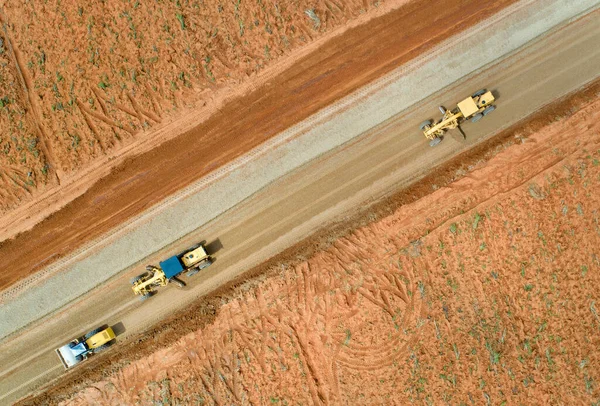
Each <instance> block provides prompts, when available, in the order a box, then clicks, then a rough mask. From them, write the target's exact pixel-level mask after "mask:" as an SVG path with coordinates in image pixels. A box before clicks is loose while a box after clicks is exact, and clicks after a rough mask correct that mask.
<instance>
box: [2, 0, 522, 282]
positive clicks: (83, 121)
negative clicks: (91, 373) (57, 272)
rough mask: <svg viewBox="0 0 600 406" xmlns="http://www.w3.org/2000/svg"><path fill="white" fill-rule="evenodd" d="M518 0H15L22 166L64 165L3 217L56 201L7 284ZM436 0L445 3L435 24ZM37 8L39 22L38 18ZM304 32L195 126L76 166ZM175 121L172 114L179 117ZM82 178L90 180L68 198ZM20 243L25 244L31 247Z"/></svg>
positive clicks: (11, 25)
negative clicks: (28, 131)
mask: <svg viewBox="0 0 600 406" xmlns="http://www.w3.org/2000/svg"><path fill="white" fill-rule="evenodd" d="M513 1H514V0H503V1H497V2H493V3H491V2H476V1H473V0H469V1H466V2H465V1H458V0H447V1H445V2H444V6H443V7H442V6H440V5H439V2H436V1H434V0H419V1H412V2H409V3H407V4H405V5H404V6H402V7H398V8H397V9H393V10H389V12H387V13H383V14H382V13H380V12H379V9H380V7H384V5H381V4H379V2H375V3H372V2H366V1H350V2H344V3H340V2H337V1H324V2H317V3H316V6H315V4H313V3H310V4H309V2H305V1H300V2H292V3H286V4H287V5H285V6H284V5H283V4H279V3H276V2H275V3H272V2H262V1H260V0H259V1H258V2H257V3H256V4H254V3H242V2H229V3H223V4H222V5H221V6H219V3H205V4H206V5H204V6H198V7H200V8H195V6H194V5H195V4H198V3H195V2H187V1H180V2H175V3H173V2H168V3H166V2H165V3H156V2H154V3H152V5H151V6H150V5H149V4H150V3H148V4H146V3H145V2H123V3H117V2H100V1H92V2H88V3H86V4H85V5H84V6H82V7H67V6H66V5H65V4H62V3H61V5H59V2H58V0H54V1H49V2H48V4H46V5H43V6H42V5H39V4H38V3H35V4H34V3H33V2H28V3H26V4H25V5H23V4H20V3H14V2H10V4H9V2H6V4H5V5H4V6H3V7H4V8H3V10H4V11H2V14H0V18H1V19H2V20H3V22H4V25H5V27H6V32H8V35H6V34H5V33H4V34H1V35H5V37H6V38H8V39H9V40H10V41H8V40H6V41H5V42H6V43H9V42H10V43H11V44H13V45H14V48H15V51H16V55H17V56H18V55H21V56H20V57H17V58H16V60H17V61H20V62H19V64H17V65H15V64H14V63H13V65H12V68H13V69H15V66H17V67H20V69H21V71H22V72H23V74H24V77H25V80H24V81H23V83H25V87H24V88H22V89H21V90H20V92H21V93H20V94H26V95H29V97H28V98H27V97H22V98H21V99H20V100H21V103H24V104H27V103H30V105H31V108H26V107H23V106H22V107H20V108H21V109H22V110H23V111H27V113H25V114H26V115H27V118H28V121H26V120H24V123H29V122H30V123H31V124H30V127H31V128H34V129H37V131H38V132H37V133H34V135H33V136H34V137H37V138H36V139H37V140H38V141H39V148H38V149H39V150H40V152H39V158H38V160H37V161H35V162H34V161H29V160H28V161H27V162H28V163H27V165H30V162H33V163H32V164H31V165H33V166H26V167H20V166H18V167H15V168H16V169H17V170H18V171H21V173H24V174H27V173H28V171H30V172H31V171H32V172H33V173H34V174H36V175H35V177H36V179H38V180H43V182H45V183H47V187H46V189H48V190H50V189H52V188H54V186H56V182H58V180H60V179H62V182H63V184H62V185H61V187H56V188H54V189H52V190H54V192H53V194H52V195H51V196H50V197H51V198H48V199H44V200H40V201H36V204H35V205H32V206H31V207H27V209H26V210H24V211H23V212H22V213H21V212H20V213H19V215H18V216H16V215H13V213H12V212H11V213H10V214H7V215H5V216H3V217H2V218H0V225H1V226H0V229H3V230H4V231H5V232H10V231H11V230H13V229H16V228H17V227H23V225H24V224H26V225H27V227H31V226H33V224H35V223H36V219H37V217H36V216H37V215H38V214H39V213H40V212H45V211H48V212H49V213H52V212H54V214H53V215H52V216H51V217H49V218H47V219H46V220H45V221H43V222H42V223H40V224H38V225H37V226H36V227H34V228H33V229H31V230H30V231H27V232H24V233H22V234H20V235H18V236H17V237H16V238H14V239H12V240H5V241H4V242H2V243H1V244H0V268H4V269H8V266H10V264H13V263H14V262H15V261H19V263H20V267H19V268H18V269H16V268H14V267H11V269H12V271H11V272H4V273H2V274H1V275H0V289H4V288H6V287H8V286H10V285H11V284H13V283H15V282H16V281H18V280H19V279H21V278H24V277H26V276H29V275H31V274H33V273H35V272H36V271H38V270H40V269H41V268H43V267H44V266H46V265H48V264H49V263H51V262H53V261H55V260H56V259H58V258H60V257H62V256H64V255H66V254H68V253H69V252H72V251H73V250H75V249H76V248H78V247H80V246H81V245H83V244H85V243H86V242H89V241H91V240H93V239H95V238H97V237H99V236H101V235H102V234H104V233H106V232H107V231H108V230H110V229H112V228H114V227H115V226H117V225H119V224H121V223H122V222H124V221H125V220H127V219H129V218H131V217H132V216H135V215H136V214H138V213H139V212H140V211H142V210H144V209H146V208H148V207H149V206H151V205H152V204H155V203H156V202H158V201H160V200H161V199H163V198H165V197H166V196H169V195H171V194H173V193H175V192H176V191H178V190H180V189H181V188H184V187H185V186H187V185H189V184H190V183H192V182H194V181H196V180H198V179H199V178H201V177H202V176H205V175H206V174H207V173H209V172H211V171H213V170H215V169H216V168H219V167H221V166H222V165H224V164H226V163H227V162H230V161H231V160H233V159H235V158H236V157H238V156H240V155H242V154H244V153H245V152H246V151H248V150H249V149H251V148H253V147H255V146H257V145H259V144H260V143H262V142H264V141H266V140H267V139H269V138H270V137H272V136H274V135H275V134H277V133H278V132H280V131H283V130H285V129H286V128H288V127H290V126H291V125H293V124H294V123H297V122H298V121H300V120H302V119H304V118H306V117H308V116H309V115H311V114H313V113H315V112H317V111H318V110H319V109H321V108H323V107H325V106H327V105H329V104H331V103H332V102H334V101H335V100H338V99H339V98H341V97H343V96H345V95H347V94H349V93H350V92H352V91H354V90H356V89H357V88H359V87H361V86H363V85H365V84H367V83H369V82H371V81H373V80H375V79H377V78H379V77H381V76H382V75H384V74H386V73H388V72H390V71H391V70H393V69H394V68H396V67H398V66H400V65H402V64H403V63H406V62H407V61H409V60H411V59H413V58H415V57H417V56H418V55H420V54H422V53H423V52H426V51H427V50H428V49H430V48H431V47H433V46H435V45H436V44H438V43H439V42H440V41H442V40H444V39H446V38H447V36H448V35H449V34H457V33H459V32H461V31H463V30H464V29H466V28H468V27H470V26H472V25H474V24H476V23H477V22H479V21H481V20H483V19H485V18H488V17H489V16H491V15H493V14H494V13H496V12H498V11H499V10H501V9H502V8H504V7H506V6H507V5H508V4H510V3H512V2H513ZM109 3H110V4H109ZM388 3H392V2H388ZM404 3H405V2H404V1H403V0H397V1H395V2H393V4H394V5H395V6H399V5H401V4H404ZM0 4H1V3H0ZM210 4H212V5H210ZM179 5H181V6H179ZM236 5H237V6H236ZM236 7H237V8H236ZM312 8H314V10H315V13H316V15H317V16H320V17H319V19H320V21H321V25H320V26H318V27H316V26H315V25H311V24H313V23H314V22H315V20H314V17H313V18H312V19H311V18H310V17H309V16H308V15H307V14H305V11H306V10H307V9H312ZM367 9H368V10H369V11H368V13H367V14H365V16H364V18H365V19H366V18H370V16H377V17H376V18H373V19H372V20H371V21H370V22H369V23H368V24H363V25H359V26H356V27H354V28H352V29H349V30H347V31H345V33H344V35H339V36H336V37H334V38H331V39H330V40H329V41H327V42H323V43H317V42H311V41H313V40H314V39H316V38H317V37H319V36H323V35H324V34H325V33H326V32H328V30H331V29H333V28H334V27H342V28H341V29H343V26H344V25H345V24H350V23H351V22H352V21H354V20H353V19H361V18H363V17H362V16H361V14H362V13H364V12H365V10H367ZM432 9H435V10H437V14H436V16H435V19H436V24H434V25H432V24H431V21H432V18H433V17H432V14H431V10H432ZM369 13H370V14H369ZM380 14H381V15H380ZM178 15H180V16H182V17H183V23H182V21H181V18H178V17H177V16H178ZM42 16H43V18H42ZM29 20H31V21H35V22H36V23H35V24H30V25H28V24H27V21H29ZM257 21H258V25H257V24H256V22H257ZM242 27H244V28H243V29H242ZM332 32H333V31H332ZM335 32H336V33H339V32H341V31H339V30H338V31H335ZM44 35H45V36H44ZM48 38H52V41H50V40H49V39H48ZM54 38H60V39H61V41H60V42H56V41H54ZM308 42H311V44H309V45H308V47H309V48H310V47H313V48H310V49H309V50H308V51H306V53H305V54H303V56H302V57H301V58H297V60H296V63H295V64H293V65H292V66H289V67H288V68H286V69H285V70H281V71H277V70H274V71H273V72H272V73H273V76H271V77H269V80H268V81H266V82H265V83H263V84H262V85H261V86H260V87H258V88H256V89H254V90H253V91H251V92H249V93H247V94H244V95H240V97H238V98H236V99H232V100H230V101H229V102H228V103H226V104H225V105H223V106H221V108H220V109H219V110H218V111H217V112H216V113H215V114H213V115H211V116H210V118H208V119H207V120H206V121H204V122H203V123H202V124H200V125H198V126H197V127H195V128H194V129H193V130H190V131H188V132H186V133H184V134H182V135H180V136H178V137H176V138H174V139H171V140H170V141H168V142H164V143H163V144H161V145H159V146H157V147H156V148H154V149H152V150H151V151H149V152H146V153H144V154H140V155H135V148H133V149H132V150H131V151H132V152H131V154H132V155H135V156H133V157H131V158H129V159H126V160H125V159H124V160H123V161H122V164H121V165H120V166H118V167H117V168H115V169H114V170H113V171H112V172H111V173H110V174H109V175H108V176H106V177H104V178H103V179H101V180H99V179H98V177H99V175H98V173H100V172H101V170H100V169H98V170H97V171H95V172H93V173H89V174H87V175H86V176H80V175H79V173H80V172H79V171H82V170H83V169H84V168H85V167H86V165H91V164H92V163H93V160H94V159H95V158H94V157H100V156H102V155H103V154H105V153H107V151H113V150H115V149H119V148H125V146H126V145H127V143H131V142H138V141H139V142H141V141H144V140H145V139H147V138H148V137H150V136H151V135H152V131H150V130H148V132H145V133H144V132H143V131H144V129H146V128H148V127H152V126H155V127H158V126H160V125H162V124H164V123H161V124H157V122H158V121H161V120H163V121H167V119H168V117H172V115H174V114H176V113H177V112H178V113H177V114H183V113H182V112H183V111H184V110H185V111H188V112H191V113H190V114H201V113H199V112H201V111H203V110H202V108H205V109H208V107H209V106H213V107H214V105H216V104H215V103H216V101H215V100H212V99H211V97H213V96H214V94H216V93H215V92H218V91H219V89H223V88H227V87H231V88H232V89H234V88H235V86H236V85H239V84H241V83H243V82H244V81H245V80H246V79H248V77H249V75H254V72H258V71H260V70H261V69H263V67H264V66H267V65H269V64H271V63H273V64H274V61H275V59H276V58H278V57H279V58H292V57H294V55H295V52H298V50H300V49H304V48H302V47H303V46H304V45H305V44H306V43H308ZM155 48H156V50H155ZM267 49H268V52H267ZM294 49H295V50H296V51H294V52H292V51H293V50H294ZM42 51H43V52H42ZM42 53H43V55H44V56H43V57H42ZM207 60H210V63H209V62H207ZM280 60H283V59H280ZM209 72H210V73H209ZM275 73H277V74H275ZM14 75H15V77H16V76H17V75H16V73H15V74H14ZM213 77H214V80H213ZM14 83H15V86H17V85H18V83H20V82H18V81H17V80H16V79H15V82H14ZM23 89H24V90H23ZM204 102H206V103H207V105H206V106H204V107H202V106H203V104H204ZM15 103H16V102H15ZM58 103H61V107H60V108H58V107H57V104H58ZM188 105H189V106H195V107H190V108H187V107H186V106H188ZM173 117H174V116H173ZM174 123H175V124H177V121H175V122H174ZM24 125H25V124H24ZM27 128H29V127H27ZM167 128H169V127H167ZM178 129H180V128H179V127H177V125H174V130H173V131H174V132H176V130H178ZM32 131H33V130H32ZM165 137H166V135H165ZM159 141H160V140H159ZM11 145H12V144H11ZM44 146H45V147H44ZM42 147H44V148H42ZM10 150H11V151H14V150H16V148H15V147H13V146H11V147H10ZM34 155H35V154H34ZM197 157H202V159H196V158H197ZM98 159H100V158H98ZM183 162H184V163H185V165H183V164H182V163H183ZM0 165H2V163H1V162H0ZM40 165H41V169H40ZM107 165H109V164H107ZM44 167H46V168H49V169H47V170H43V168H44ZM52 168H55V169H56V170H57V171H56V173H54V172H52ZM61 171H62V173H61ZM75 178H76V179H77V180H76V182H78V185H79V186H78V187H77V188H74V189H73V190H70V191H65V190H64V189H63V188H62V187H63V186H64V185H65V184H66V183H67V180H68V179H71V180H73V179H75ZM22 180H23V182H26V181H27V179H26V177H25V178H23V179H22ZM38 184H39V182H38ZM92 185H93V186H92ZM88 188H89V189H88ZM83 190H87V192H86V193H85V194H83V196H81V197H79V198H78V199H76V200H73V201H71V200H72V199H74V198H75V196H78V195H79V194H80V193H82V191H83ZM12 193H13V194H15V198H14V199H13V203H11V204H10V205H7V206H5V207H6V208H9V207H14V206H15V205H18V204H22V203H23V200H27V199H29V200H32V199H34V198H35V196H31V197H29V195H27V193H26V192H25V191H24V190H23V188H22V187H18V188H14V190H13V192H12ZM32 194H34V195H35V193H33V192H32ZM26 195H27V196H26ZM19 199H20V200H19ZM69 202H70V203H69ZM67 203H69V204H67ZM65 204H66V206H64V205H65ZM0 206H1V203H0ZM63 206H64V207H63ZM59 209H60V210H59ZM7 224H8V225H7ZM27 227H26V228H25V229H27ZM23 252H28V253H29V255H28V256H27V257H23V255H22V253H23Z"/></svg>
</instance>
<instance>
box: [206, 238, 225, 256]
mask: <svg viewBox="0 0 600 406" xmlns="http://www.w3.org/2000/svg"><path fill="white" fill-rule="evenodd" d="M221 249H223V244H222V243H221V240H220V239H218V238H217V239H216V240H214V241H212V242H210V243H208V244H206V253H207V254H208V255H214V254H216V253H217V252H219V251H221Z"/></svg>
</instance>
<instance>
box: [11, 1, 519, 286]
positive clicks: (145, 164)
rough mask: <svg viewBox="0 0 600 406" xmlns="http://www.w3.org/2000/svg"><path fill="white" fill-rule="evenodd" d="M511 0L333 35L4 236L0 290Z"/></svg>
mask: <svg viewBox="0 0 600 406" xmlns="http://www.w3.org/2000/svg"><path fill="white" fill-rule="evenodd" d="M513 2H514V0H503V1H496V2H481V1H474V0H470V1H459V0H446V1H444V2H443V3H440V2H439V1H434V0H421V1H415V2H412V3H409V4H408V5H406V6H403V7H401V8H399V9H397V10H394V11H392V12H390V13H388V14H385V15H383V16H381V17H378V18H376V19H374V20H372V21H370V22H369V23H368V24H366V25H362V26H359V27H356V28H353V29H351V30H349V31H347V32H346V33H345V34H344V35H342V36H339V37H336V38H334V39H333V40H331V41H330V42H327V43H326V44H325V45H323V46H322V47H321V48H319V49H318V50H317V51H315V52H313V53H311V54H309V55H308V56H306V57H304V58H303V59H301V60H300V61H299V62H298V63H297V64H295V65H294V66H293V67H291V68H290V69H288V70H287V71H285V72H284V73H282V74H281V75H279V76H277V77H274V78H273V79H272V80H271V81H270V82H269V83H268V84H267V85H265V86H264V87H262V88H260V89H258V90H256V91H255V92H252V93H251V94H249V95H247V96H245V97H242V98H240V99H238V100H236V101H234V102H231V103H229V104H228V105H226V106H225V107H224V108H223V109H221V111H220V112H219V113H218V114H215V115H214V116H213V117H211V118H210V119H209V120H207V121H206V122H204V123H203V124H201V125H199V126H198V127H196V128H195V129H194V130H192V131H190V132H188V133H185V134H183V135H181V136H179V137H177V138H176V139H173V140H171V141H168V142H166V143H164V144H163V145H161V146H160V147H158V148H156V149H154V150H152V151H151V152H148V153H145V154H143V155H140V156H137V157H134V158H132V159H130V160H129V161H127V162H126V163H125V164H124V165H122V166H121V167H119V168H118V169H117V170H114V171H113V172H112V173H111V174H110V175H109V176H107V177H106V178H104V179H102V180H101V181H99V182H97V183H96V184H95V185H94V186H93V187H91V188H90V189H89V190H88V191H87V192H86V193H85V195H83V196H81V197H80V198H78V199H76V200H75V201H73V202H72V203H70V204H69V205H67V206H66V207H64V208H63V209H62V210H60V211H59V212H57V213H55V214H54V215H52V216H51V217H49V218H47V219H46V220H45V221H43V222H42V223H40V224H38V225H37V226H36V227H34V228H33V229H32V230H30V231H28V232H25V233H23V234H20V235H19V236H17V237H16V238H15V239H12V240H9V241H5V242H3V243H2V245H1V246H0V268H1V269H10V270H11V271H10V272H3V273H2V274H1V275H0V289H4V288H6V287H8V286H10V285H11V284H13V283H15V282H16V281H18V280H19V279H21V278H24V277H26V276H28V275H31V274H33V273H34V272H36V271H37V270H39V269H41V268H42V267H43V266H45V265H48V264H49V263H51V262H52V261H54V260H56V259H58V258H60V257H62V256H64V255H66V254H67V253H69V252H71V251H73V250H74V249H76V248H77V247H79V246H81V245H82V244H83V243H85V242H87V241H90V240H92V239H94V238H96V237H98V236H100V235H102V234H103V233H105V232H107V231H108V230H110V229H111V228H112V227H114V226H116V225H118V224H120V223H121V222H123V221H125V220H126V219H128V218H131V217H132V216H134V215H136V214H137V213H139V212H140V211H142V210H144V209H146V208H148V207H150V206H151V205H153V204H155V203H157V202H158V201H159V200H160V199H163V198H165V197H167V196H169V195H170V194H173V193H174V192H176V191H178V190H180V189H181V188H183V187H185V186H186V185H188V184H190V183H192V182H194V181H196V180H198V179H199V178H201V177H202V176H204V175H206V174H207V173H209V172H210V171H212V170H214V169H215V168H218V167H220V166H222V165H224V164H225V163H227V162H229V161H231V160H233V159H234V158H236V157H238V156H240V155H241V154H243V153H244V152H246V151H248V150H250V149H251V148H253V147H255V146H257V145H259V144H260V143H262V142H264V141H265V140H267V139H269V138H270V137H272V136H274V135H275V134H277V133H278V132H280V131H282V130H284V129H286V128H288V127H290V126H291V125H293V124H294V123H297V122H298V121H301V120H302V119H304V118H306V117H308V116H309V115H311V114H313V113H315V112H316V111H318V110H319V109H321V108H323V107H325V106H327V105H329V104H331V103H332V102H334V101H335V100H337V99H339V98H341V97H343V96H345V95H347V94H349V93H351V92H352V91H354V90H356V89H357V88H359V87H361V86H363V85H365V84H367V83H369V82H371V81H373V80H375V79H377V78H379V77H380V76H382V75H384V74H386V73H388V72H389V71H391V70H392V69H394V68H396V67H398V66H399V65H401V64H403V63H405V62H407V61H409V60H410V59H412V58H414V57H416V56H417V55H419V54H422V53H423V52H426V51H427V50H428V49H430V48H431V47H433V46H434V45H436V44H437V43H439V42H440V41H442V40H444V39H445V38H447V36H449V35H454V34H456V33H458V32H460V31H462V30H465V29H466V28H468V27H469V26H472V25H473V24H475V23H477V22H479V21H482V20H484V19H486V18H488V17H490V16H491V15H493V14H494V13H496V12H498V11H499V10H501V9H502V8H504V7H506V6H507V5H509V4H510V3H513ZM25 252H26V253H28V254H27V256H23V253H25ZM16 263H18V264H19V267H18V268H16V267H15V266H14V264H16Z"/></svg>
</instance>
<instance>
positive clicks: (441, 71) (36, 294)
mask: <svg viewBox="0 0 600 406" xmlns="http://www.w3.org/2000/svg"><path fill="white" fill-rule="evenodd" d="M597 7H598V1H589V0H588V1H584V0H581V1H575V2H565V1H556V0H546V1H532V0H528V1H522V2H519V3H517V4H515V5H513V6H512V7H509V8H507V9H505V10H504V11H502V12H501V13H499V14H498V15H496V16H493V17H492V18H491V19H488V20H487V21H485V22H483V23H481V24H479V25H477V26H475V27H474V28H472V29H470V30H469V31H468V32H466V33H464V34H462V35H460V36H457V37H453V38H451V39H449V40H448V41H447V42H445V43H444V44H442V45H441V46H439V47H437V48H436V50H435V51H432V52H430V53H429V54H427V55H425V56H423V57H421V58H419V59H417V60H415V61H412V62H411V63H409V64H407V65H404V66H402V67H400V68H399V69H397V70H395V71H394V72H392V73H391V74H389V75H387V76H386V77H384V78H381V79H380V80H378V81H376V82H374V83H373V84H371V85H369V86H366V87H364V88H362V89H360V90H359V91H358V92H356V93H354V94H352V95H350V96H348V97H347V98H345V99H343V100H341V101H339V102H337V103H335V104H333V105H331V106H329V107H328V108H326V109H323V110H321V111H320V112H319V113H317V114H315V115H313V116H312V117H310V118H309V119H307V120H305V121H304V122H302V123H299V124H298V125H296V126H294V127H292V128H290V129H289V130H287V131H285V132H283V133H281V134H280V135H278V136H277V137H275V138H273V139H271V140H270V141H268V142H267V143H265V144H263V145H261V146H259V147H258V148H256V149H254V150H253V151H251V152H250V153H249V154H247V155H245V156H244V157H242V158H240V159H238V160H236V161H234V162H232V163H231V164H229V165H227V166H225V167H223V168H221V169H220V170H218V171H215V172H213V173H212V174H210V175H208V176H207V177H205V178H203V179H202V180H201V181H199V182H196V183H195V184H193V185H191V186H189V187H187V188H186V189H184V190H182V191H181V192H179V193H178V194H176V195H174V196H172V197H170V198H168V199H166V200H164V201H162V202H161V203H160V204H158V205H156V206H154V207H153V208H151V209H149V210H148V211H146V212H145V213H143V214H141V215H140V216H138V217H136V218H134V219H132V220H130V221H128V222H127V223H125V224H123V225H122V226H121V227H119V228H118V229H115V230H113V231H112V232H111V233H109V234H108V235H105V236H103V238H101V239H98V240H96V241H94V242H92V243H90V244H87V245H86V246H85V247H83V248H82V249H80V250H78V252H76V253H75V254H73V255H71V256H69V257H67V258H64V259H62V260H61V261H58V262H56V263H55V264H53V265H52V266H50V267H48V268H46V269H45V270H43V271H41V272H40V273H38V274H36V275H34V276H33V277H31V278H28V279H27V280H25V281H23V282H21V283H19V284H18V285H15V286H14V287H12V288H11V289H8V290H6V291H4V292H2V295H1V296H0V303H2V308H3V309H2V310H3V311H2V312H1V313H0V339H1V338H4V337H6V336H8V335H9V334H11V333H12V332H14V331H17V330H18V329H20V328H22V327H24V326H26V325H27V324H29V323H31V322H33V321H35V320H37V319H39V318H42V317H44V316H46V315H48V314H50V313H52V312H53V311H56V310H57V309H59V308H61V307H63V306H64V305H66V304H68V303H69V302H71V301H73V300H74V299H76V298H77V297H79V296H81V295H82V294H84V293H85V292H87V291H89V290H90V289H93V288H94V287H95V286H97V285H99V284H101V283H103V282H104V281H106V280H107V279H109V278H110V277H112V276H114V275H116V274H117V273H119V272H121V271H122V270H124V269H126V268H128V267H129V266H131V265H133V264H135V263H137V262H139V261H142V260H143V259H144V258H145V257H147V256H148V255H150V254H152V253H153V252H155V251H157V250H159V249H161V248H162V247H164V246H166V245H168V244H170V243H172V242H174V241H176V240H178V239H179V238H182V237H183V236H185V235H186V234H188V233H190V232H191V231H193V230H195V229H197V228H198V227H200V226H202V225H203V224H206V223H207V222H208V221H210V220H211V219H213V218H215V217H217V216H218V215H220V214H222V213H224V212H225V211H227V210H228V209H230V208H231V207H233V206H234V205H236V204H237V203H239V202H241V201H243V200H244V199H246V198H247V197H249V196H251V195H252V194H254V193H255V192H256V191H258V190H260V189H261V188H263V187H264V186H266V185H268V184H269V183H270V182H272V181H273V180H275V179H277V178H279V177H281V176H283V175H285V174H286V173H289V172H291V171H292V170H294V169H296V168H298V167H299V166H301V165H303V164H304V163H306V162H308V161H310V160H312V159H314V158H316V157H318V156H319V155H321V154H323V153H325V152H327V151H329V150H331V149H333V148H335V147H337V146H339V145H342V144H344V143H345V142H348V141H350V140H352V139H353V138H355V137H357V136H359V135H360V134H362V133H363V132H365V131H367V130H369V129H370V128H372V127H374V126H375V125H377V124H379V123H381V122H383V121H385V120H387V119H388V118H390V117H392V116H394V115H396V114H398V113H399V112H401V111H403V110H405V109H406V108H408V107H410V106H411V105H413V104H415V103H416V102H418V101H420V100H422V99H423V98H425V97H427V96H429V95H430V94H432V93H435V92H437V91H439V90H440V89H442V88H444V87H446V86H447V85H449V84H451V83H453V82H455V81H456V80H458V79H460V78H461V77H463V76H466V75H468V74H469V73H471V72H473V71H475V70H477V69H480V68H482V67H483V66H485V65H488V64H490V63H492V62H494V61H495V60H497V59H498V58H499V57H501V56H503V55H506V54H508V53H511V52H513V51H515V50H516V49H518V48H519V47H521V46H523V45H524V44H526V43H527V42H529V41H531V40H532V39H534V38H536V37H537V36H539V35H542V34H543V33H545V32H547V31H549V30H550V29H552V28H554V27H556V26H557V25H560V24H563V23H564V22H566V21H569V20H571V19H573V18H575V17H577V16H579V15H582V14H585V12H586V11H591V9H594V8H597ZM482 38H483V40H482ZM415 83H418V84H419V85H418V86H415V85H414V84H415ZM349 122H352V125H350V126H348V124H347V123H349ZM267 153H268V155H267ZM92 249H93V250H94V251H95V253H94V254H91V255H90V254H89V250H92ZM74 280H76V281H77V283H72V281H74ZM32 285H35V286H32Z"/></svg>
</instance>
